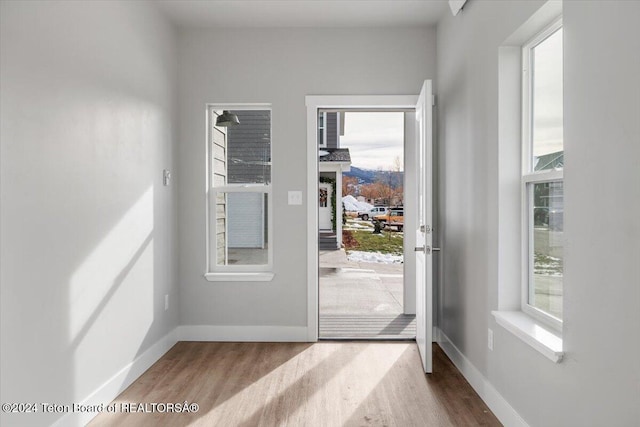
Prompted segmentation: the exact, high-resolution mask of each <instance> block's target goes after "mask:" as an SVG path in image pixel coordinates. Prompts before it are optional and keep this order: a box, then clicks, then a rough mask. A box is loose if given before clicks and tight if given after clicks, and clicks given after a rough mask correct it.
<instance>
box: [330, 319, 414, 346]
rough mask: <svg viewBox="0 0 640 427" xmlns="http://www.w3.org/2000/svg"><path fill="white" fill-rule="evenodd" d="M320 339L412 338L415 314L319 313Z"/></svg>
mask: <svg viewBox="0 0 640 427" xmlns="http://www.w3.org/2000/svg"><path fill="white" fill-rule="evenodd" d="M319 326H320V328H319V329H320V339H375V340H412V339H415V337H416V316H415V315H407V314H387V315H375V314H371V315H357V314H355V315H349V314H322V313H320V325H319Z"/></svg>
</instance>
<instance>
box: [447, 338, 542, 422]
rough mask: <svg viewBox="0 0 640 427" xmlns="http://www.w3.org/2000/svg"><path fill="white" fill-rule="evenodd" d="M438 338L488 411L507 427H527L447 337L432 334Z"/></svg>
mask: <svg viewBox="0 0 640 427" xmlns="http://www.w3.org/2000/svg"><path fill="white" fill-rule="evenodd" d="M435 336H437V337H438V344H439V345H440V347H441V348H442V350H444V352H445V354H446V355H447V356H448V357H449V359H451V361H452V362H453V364H454V365H456V367H457V368H458V370H459V371H460V372H461V373H462V375H463V376H464V377H465V378H466V380H467V381H468V382H469V384H471V387H473V389H474V390H475V391H476V393H478V395H480V398H481V399H482V400H483V401H484V402H485V403H486V404H487V406H488V407H489V409H491V411H493V413H494V414H495V416H496V417H498V419H499V420H500V422H501V423H502V424H503V425H505V426H507V427H512V426H513V427H529V425H528V424H527V423H526V421H525V420H524V419H522V417H521V416H520V414H518V412H517V411H516V410H515V409H513V407H512V406H511V405H509V402H507V401H506V400H505V398H504V397H502V395H501V394H500V393H499V392H498V390H496V389H495V388H494V387H493V385H491V383H490V382H489V380H487V379H486V378H485V377H484V375H482V373H481V372H480V371H479V370H478V368H476V367H475V366H474V365H473V363H471V361H469V359H467V358H466V357H465V355H464V354H462V352H461V351H460V350H458V347H456V346H455V344H453V342H451V340H450V339H449V337H447V335H446V334H445V333H444V332H442V330H440V329H438V330H437V333H434V337H435Z"/></svg>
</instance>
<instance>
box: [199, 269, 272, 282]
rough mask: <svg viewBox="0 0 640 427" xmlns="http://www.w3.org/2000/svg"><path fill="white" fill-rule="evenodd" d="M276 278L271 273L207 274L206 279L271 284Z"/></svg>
mask: <svg viewBox="0 0 640 427" xmlns="http://www.w3.org/2000/svg"><path fill="white" fill-rule="evenodd" d="M274 276H275V274H274V273H270V272H267V271H265V272H259V273H249V272H242V273H206V274H205V275H204V278H205V279H207V280H208V281H209V282H270V281H272V280H273V277H274Z"/></svg>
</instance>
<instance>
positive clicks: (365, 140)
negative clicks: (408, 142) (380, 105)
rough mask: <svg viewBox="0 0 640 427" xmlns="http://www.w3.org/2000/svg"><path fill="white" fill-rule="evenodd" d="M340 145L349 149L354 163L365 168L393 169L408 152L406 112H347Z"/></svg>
mask: <svg viewBox="0 0 640 427" xmlns="http://www.w3.org/2000/svg"><path fill="white" fill-rule="evenodd" d="M340 146H341V147H343V148H349V151H350V153H351V164H352V165H353V166H357V167H360V168H365V169H374V170H375V169H380V168H382V169H391V168H392V166H393V162H394V159H395V158H396V157H400V159H401V160H402V158H403V152H404V113H400V112H390V113H380V112H371V113H362V112H358V113H355V112H347V113H345V134H344V136H342V137H340Z"/></svg>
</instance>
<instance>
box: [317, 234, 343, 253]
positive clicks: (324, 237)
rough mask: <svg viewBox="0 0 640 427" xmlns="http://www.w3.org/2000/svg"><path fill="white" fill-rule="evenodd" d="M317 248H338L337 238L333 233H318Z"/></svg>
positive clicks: (327, 249) (326, 249)
mask: <svg viewBox="0 0 640 427" xmlns="http://www.w3.org/2000/svg"><path fill="white" fill-rule="evenodd" d="M318 249H320V250H322V251H330V250H336V249H338V240H337V238H336V235H335V234H333V233H320V234H319V235H318Z"/></svg>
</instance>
